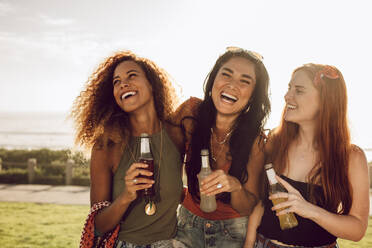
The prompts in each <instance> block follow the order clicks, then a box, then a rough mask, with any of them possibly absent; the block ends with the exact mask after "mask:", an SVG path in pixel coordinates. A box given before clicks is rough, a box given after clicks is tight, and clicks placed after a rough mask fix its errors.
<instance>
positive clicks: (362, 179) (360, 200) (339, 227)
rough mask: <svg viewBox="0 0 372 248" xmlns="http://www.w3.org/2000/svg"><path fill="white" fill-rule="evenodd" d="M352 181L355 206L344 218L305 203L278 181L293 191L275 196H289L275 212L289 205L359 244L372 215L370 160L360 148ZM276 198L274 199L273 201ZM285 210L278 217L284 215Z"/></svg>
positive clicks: (353, 154) (355, 152) (352, 160)
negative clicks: (368, 163)
mask: <svg viewBox="0 0 372 248" xmlns="http://www.w3.org/2000/svg"><path fill="white" fill-rule="evenodd" d="M348 176H349V180H350V184H351V190H352V205H351V209H350V212H349V214H347V215H340V214H335V213H331V212H329V211H327V210H325V209H323V208H320V207H318V206H316V205H314V204H311V203H309V202H307V201H305V200H304V199H303V198H302V197H301V195H298V192H296V191H295V190H294V189H293V188H292V187H291V186H290V185H289V184H288V183H287V182H286V181H285V180H282V179H281V178H280V177H277V178H278V180H280V182H281V183H282V184H283V185H284V186H285V187H286V188H287V190H288V191H289V192H290V193H289V194H287V193H278V194H275V195H276V196H275V198H276V197H288V201H287V202H285V203H281V204H278V205H276V206H275V207H273V210H275V209H280V208H282V207H286V206H289V209H288V211H292V212H295V213H297V214H298V215H301V216H302V217H304V218H309V219H311V220H313V221H314V222H316V223H317V224H318V225H320V226H321V227H323V228H324V229H326V230H327V231H328V232H330V233H331V234H333V235H334V236H336V237H339V238H342V239H348V240H352V241H359V240H360V239H362V238H363V236H364V234H365V232H366V229H367V225H368V214H369V180H368V168H367V160H366V157H365V155H364V153H363V151H362V150H361V149H360V148H357V149H354V150H353V151H352V152H351V154H350V162H349V174H348ZM271 197H273V196H270V198H271ZM285 211H287V210H283V211H281V212H279V213H278V214H281V213H284V212H285Z"/></svg>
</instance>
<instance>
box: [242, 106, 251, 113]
mask: <svg viewBox="0 0 372 248" xmlns="http://www.w3.org/2000/svg"><path fill="white" fill-rule="evenodd" d="M250 109H251V105H250V104H249V105H248V108H247V109H246V110H245V111H244V113H248V112H249V110H250Z"/></svg>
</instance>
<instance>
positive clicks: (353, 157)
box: [349, 144, 368, 169]
mask: <svg viewBox="0 0 372 248" xmlns="http://www.w3.org/2000/svg"><path fill="white" fill-rule="evenodd" d="M349 164H350V169H356V168H359V169H368V168H367V158H366V155H365V153H364V151H363V149H362V148H360V147H359V146H357V145H354V144H353V145H351V149H350V158H349Z"/></svg>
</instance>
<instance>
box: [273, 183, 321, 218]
mask: <svg viewBox="0 0 372 248" xmlns="http://www.w3.org/2000/svg"><path fill="white" fill-rule="evenodd" d="M276 179H277V180H278V181H279V183H280V184H282V185H283V186H284V187H285V188H286V189H287V191H288V193H286V192H280V193H275V194H272V195H270V196H269V199H270V200H273V199H277V198H286V199H287V201H285V202H282V203H279V204H276V205H275V206H274V207H272V208H271V209H272V210H273V211H274V210H275V211H277V213H276V215H283V214H286V213H290V212H294V213H296V214H297V215H300V216H302V217H303V218H308V219H310V218H311V217H312V216H314V213H316V211H317V209H316V208H318V206H316V205H314V204H312V203H310V202H308V201H306V200H305V199H304V198H303V197H302V195H301V193H300V192H299V191H298V190H296V189H295V188H294V187H292V186H291V185H290V184H289V183H288V182H287V181H285V180H284V179H282V178H281V177H279V176H276Z"/></svg>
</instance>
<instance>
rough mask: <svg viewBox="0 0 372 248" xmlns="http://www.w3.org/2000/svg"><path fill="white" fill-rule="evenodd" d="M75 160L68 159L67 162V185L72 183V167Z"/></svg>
mask: <svg viewBox="0 0 372 248" xmlns="http://www.w3.org/2000/svg"><path fill="white" fill-rule="evenodd" d="M74 164H75V161H74V160H73V159H68V160H67V163H66V185H71V184H72V167H73V166H74Z"/></svg>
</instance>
